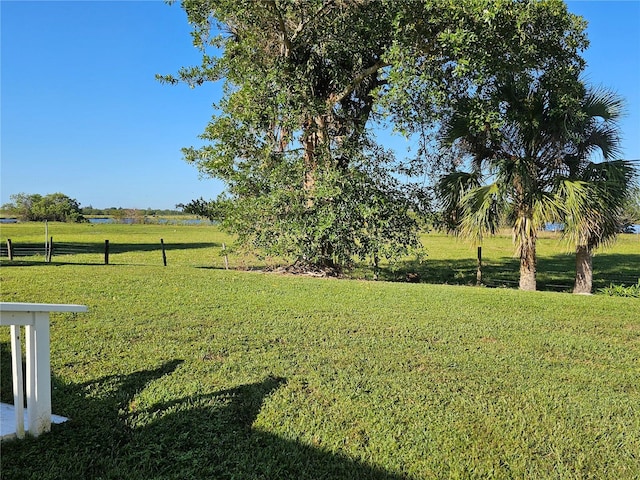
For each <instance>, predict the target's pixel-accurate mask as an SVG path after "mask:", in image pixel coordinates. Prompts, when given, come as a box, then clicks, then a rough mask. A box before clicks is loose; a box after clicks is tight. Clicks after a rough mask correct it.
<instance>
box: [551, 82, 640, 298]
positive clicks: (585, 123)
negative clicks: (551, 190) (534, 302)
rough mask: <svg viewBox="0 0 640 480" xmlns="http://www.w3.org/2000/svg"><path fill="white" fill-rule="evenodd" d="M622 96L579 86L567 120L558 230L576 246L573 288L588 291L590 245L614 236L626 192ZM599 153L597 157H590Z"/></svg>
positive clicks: (628, 169)
mask: <svg viewBox="0 0 640 480" xmlns="http://www.w3.org/2000/svg"><path fill="white" fill-rule="evenodd" d="M622 105H623V101H622V99H621V98H620V97H619V96H617V95H616V94H614V93H613V92H610V91H608V90H605V89H601V88H600V89H587V90H585V94H584V97H583V99H582V102H581V105H580V109H579V111H578V113H577V115H575V116H574V117H573V121H572V122H571V125H570V127H569V128H570V129H571V132H570V133H571V134H572V135H571V137H570V142H569V143H568V144H567V152H566V155H565V159H564V163H565V165H566V167H567V172H568V176H567V177H566V178H561V179H560V182H559V183H558V187H559V188H558V192H557V193H558V197H559V200H560V201H561V202H562V205H563V207H564V208H563V215H562V222H563V223H564V226H565V228H564V235H565V237H566V238H567V239H568V240H569V241H570V242H571V243H572V244H573V245H575V248H576V278H575V284H574V289H573V292H574V293H581V294H588V293H591V289H592V285H593V250H594V249H596V248H598V247H599V246H600V245H604V244H607V243H609V242H611V241H613V240H614V239H615V236H616V234H617V233H618V232H619V231H620V228H621V213H622V209H623V207H624V204H625V202H626V200H627V199H628V197H629V195H630V194H631V189H632V186H633V178H634V173H635V172H634V168H633V165H632V164H631V163H630V162H627V161H624V160H613V159H614V158H616V157H617V156H619V154H620V153H621V152H620V135H619V126H618V120H619V119H620V116H621V114H622ZM596 153H600V154H601V155H602V157H603V159H604V162H602V163H594V162H592V161H590V158H591V157H592V156H593V155H594V154H596Z"/></svg>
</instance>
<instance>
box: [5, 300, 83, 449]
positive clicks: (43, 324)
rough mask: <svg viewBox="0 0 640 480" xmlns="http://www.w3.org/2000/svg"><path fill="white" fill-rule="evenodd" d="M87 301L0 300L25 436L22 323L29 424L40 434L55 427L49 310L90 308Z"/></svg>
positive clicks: (17, 412) (21, 430)
mask: <svg viewBox="0 0 640 480" xmlns="http://www.w3.org/2000/svg"><path fill="white" fill-rule="evenodd" d="M86 311H87V307H86V306H84V305H56V304H47V303H10V302H0V325H4V326H10V327H11V369H12V370H11V371H12V375H13V405H14V408H15V415H16V436H17V437H18V438H24V433H25V425H24V396H23V391H24V381H23V375H22V345H21V341H20V331H21V327H22V326H24V327H25V346H26V352H25V354H26V363H27V370H26V377H27V389H26V392H27V428H26V430H28V431H29V434H30V435H33V436H34V437H37V436H38V435H40V434H41V433H43V432H48V431H49V430H50V429H51V361H50V356H49V313H50V312H86Z"/></svg>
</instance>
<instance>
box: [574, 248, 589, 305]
mask: <svg viewBox="0 0 640 480" xmlns="http://www.w3.org/2000/svg"><path fill="white" fill-rule="evenodd" d="M592 286H593V255H592V254H591V249H590V248H589V247H588V246H587V245H578V247H577V248H576V282H575V284H574V286H573V293H579V294H583V295H585V294H587V295H588V294H590V293H591V288H592Z"/></svg>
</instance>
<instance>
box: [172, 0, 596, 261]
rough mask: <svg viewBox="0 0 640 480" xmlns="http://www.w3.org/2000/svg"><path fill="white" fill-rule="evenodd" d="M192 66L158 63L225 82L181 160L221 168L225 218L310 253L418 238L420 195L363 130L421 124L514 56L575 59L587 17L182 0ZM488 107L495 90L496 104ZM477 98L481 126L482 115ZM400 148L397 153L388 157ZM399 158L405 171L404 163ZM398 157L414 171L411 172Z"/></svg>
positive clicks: (412, 131) (552, 11)
mask: <svg viewBox="0 0 640 480" xmlns="http://www.w3.org/2000/svg"><path fill="white" fill-rule="evenodd" d="M182 7H183V8H184V10H185V11H186V13H187V16H188V20H189V22H190V24H191V25H192V27H193V39H194V44H195V45H196V46H197V47H198V48H200V49H201V50H202V52H203V61H202V64H201V65H199V66H193V67H184V68H182V69H181V70H180V71H179V72H178V73H177V75H166V76H162V77H160V78H161V79H162V80H164V81H166V82H169V83H177V82H186V83H188V84H189V85H192V86H196V85H199V84H202V83H203V82H208V81H223V82H224V87H223V88H224V95H223V98H222V100H221V101H220V102H219V103H218V104H217V105H216V106H215V107H216V110H215V114H214V116H213V118H212V121H211V122H210V124H209V125H208V126H207V128H206V130H205V132H204V133H203V134H202V135H201V138H202V139H204V140H206V141H207V142H208V143H207V144H206V145H205V146H204V147H201V148H186V149H184V155H185V158H186V160H187V161H189V162H193V163H194V164H195V165H197V167H198V168H199V169H200V170H201V171H202V172H203V173H205V174H206V175H211V176H213V177H216V178H220V179H222V180H224V181H225V183H226V186H227V188H226V193H225V195H224V197H223V198H222V199H220V200H219V205H218V207H219V208H216V209H215V211H217V212H219V213H220V217H221V219H222V220H223V221H224V223H225V225H226V226H228V227H229V228H230V229H231V230H232V231H233V232H235V233H237V234H238V236H239V238H240V240H241V241H242V242H243V243H244V244H245V245H249V246H251V247H256V248H260V249H263V250H265V251H268V252H272V253H278V254H287V255H290V256H292V257H293V258H295V259H297V260H298V261H299V262H302V263H304V264H309V265H316V266H321V267H335V266H338V267H340V266H344V265H347V264H348V263H349V261H350V259H351V258H353V257H354V256H360V257H361V258H365V257H371V258H376V259H377V258H378V256H379V255H381V254H387V255H391V254H393V253H398V252H403V251H406V249H407V248H410V247H412V246H416V245H418V237H417V222H416V221H415V214H416V213H420V211H421V210H422V209H423V208H424V206H425V200H428V198H427V197H426V195H425V194H424V191H422V190H421V189H420V188H419V186H418V185H414V184H412V183H411V182H406V181H403V182H400V181H399V178H401V177H400V176H399V175H398V171H399V167H400V166H401V164H402V162H400V161H399V159H397V158H395V156H394V155H393V153H392V152H390V151H389V150H387V149H385V148H383V147H382V146H380V145H379V144H378V143H377V142H376V139H375V138H374V135H373V132H374V131H375V127H376V125H380V124H381V123H388V124H392V125H393V126H394V127H395V128H396V129H397V130H399V131H401V132H403V133H405V134H407V135H417V136H418V137H419V139H420V146H421V148H420V150H419V152H418V156H419V157H420V158H418V159H417V160H418V162H414V163H412V165H422V166H424V163H425V162H426V161H427V160H426V159H427V158H428V157H429V155H428V153H429V146H430V145H431V140H432V138H433V137H432V134H433V132H434V131H435V130H436V129H437V126H438V124H439V122H440V120H441V119H442V118H443V116H446V114H447V112H448V111H449V110H450V108H451V105H452V104H454V103H455V99H456V98H458V97H460V96H465V97H466V96H469V95H478V96H482V95H484V94H485V92H488V91H489V92H490V91H492V86H493V85H495V83H496V82H501V81H503V80H504V79H505V78H509V77H512V76H513V75H514V74H518V73H521V72H529V73H531V72H535V74H536V75H544V74H545V72H549V71H553V72H555V73H554V74H555V75H556V77H557V78H563V77H564V76H568V77H573V76H575V75H577V73H578V72H579V71H580V70H581V69H582V67H583V62H582V60H581V58H580V56H579V53H580V51H581V49H583V48H584V47H585V46H586V39H585V36H584V33H583V31H584V27H585V23H584V21H583V20H582V19H581V18H579V17H576V16H573V15H571V14H569V13H568V12H567V10H566V6H565V5H564V3H563V2H562V1H560V0H543V1H542V0H541V1H537V0H536V1H534V0H532V1H521V0H457V1H455V2H454V1H448V0H422V1H416V0H410V1H403V0H375V1H368V0H307V1H283V0H263V1H259V0H245V1H242V0H183V1H182ZM493 108H494V109H499V104H497V103H496V104H495V105H494V106H493ZM495 118H496V110H493V111H492V109H491V108H488V109H487V110H486V111H483V112H479V114H478V115H475V116H474V117H473V122H475V125H476V126H477V127H478V128H481V127H482V126H483V125H485V124H487V125H490V124H492V122H494V121H495ZM400 160H401V159H400ZM403 172H404V173H406V171H403ZM409 173H411V172H409Z"/></svg>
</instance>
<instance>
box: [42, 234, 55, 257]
mask: <svg viewBox="0 0 640 480" xmlns="http://www.w3.org/2000/svg"><path fill="white" fill-rule="evenodd" d="M52 256H53V237H51V240H49V242H48V243H47V248H46V251H45V253H44V259H45V262H47V263H51V257H52Z"/></svg>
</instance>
